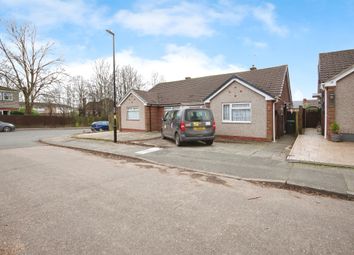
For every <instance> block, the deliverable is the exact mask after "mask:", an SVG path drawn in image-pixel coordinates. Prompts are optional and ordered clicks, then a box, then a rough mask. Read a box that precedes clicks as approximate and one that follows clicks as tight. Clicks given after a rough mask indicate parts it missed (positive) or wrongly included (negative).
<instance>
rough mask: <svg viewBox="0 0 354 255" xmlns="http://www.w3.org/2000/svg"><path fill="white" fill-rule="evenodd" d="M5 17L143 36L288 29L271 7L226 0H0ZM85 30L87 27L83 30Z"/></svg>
mask: <svg viewBox="0 0 354 255" xmlns="http://www.w3.org/2000/svg"><path fill="white" fill-rule="evenodd" d="M0 4H1V6H2V8H3V9H4V10H6V15H7V17H6V18H10V19H12V18H14V19H17V20H21V21H29V22H32V23H34V24H36V25H37V26H40V27H49V28H51V29H52V28H53V27H55V26H60V25H62V24H72V25H77V26H80V27H83V28H94V29H103V28H105V27H107V26H111V25H114V24H118V25H121V26H123V27H125V28H128V29H131V30H134V31H137V32H139V33H141V34H143V35H167V36H175V35H179V36H187V37H200V36H211V35H213V34H215V33H216V31H217V27H216V26H217V25H218V24H223V25H228V26H238V25H240V24H241V23H242V22H243V21H244V20H245V18H253V20H255V21H258V22H261V23H262V24H263V26H264V28H265V29H266V30H268V31H269V32H271V33H274V34H278V35H281V36H284V35H287V33H288V30H287V28H286V27H285V26H281V25H279V24H278V23H277V21H276V13H275V6H274V5H273V4H269V3H267V4H264V5H258V6H257V5H242V4H239V3H234V2H231V1H228V0H220V1H218V2H216V3H211V4H207V3H205V2H190V1H181V2H179V1H177V2H174V1H171V0H163V1H150V2H146V1H140V2H135V4H133V8H132V9H121V10H112V11H113V12H114V11H115V12H116V13H115V14H114V15H112V14H110V10H111V7H109V6H107V5H103V4H99V3H98V2H95V1H94V0H91V1H85V0H72V1H65V0H50V1H48V0H31V1H30V3H29V2H28V0H0ZM87 30H88V29H87Z"/></svg>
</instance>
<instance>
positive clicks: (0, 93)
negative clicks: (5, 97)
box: [0, 92, 2, 101]
mask: <svg viewBox="0 0 354 255" xmlns="http://www.w3.org/2000/svg"><path fill="white" fill-rule="evenodd" d="M0 101H2V92H0Z"/></svg>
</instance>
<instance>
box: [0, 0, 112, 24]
mask: <svg viewBox="0 0 354 255" xmlns="http://www.w3.org/2000/svg"><path fill="white" fill-rule="evenodd" d="M0 3H1V5H2V8H4V7H6V8H8V10H9V12H10V13H9V16H11V17H12V18H15V19H17V20H21V21H30V22H32V23H34V24H35V25H36V26H40V27H41V26H48V27H53V26H57V25H60V24H63V23H67V24H74V25H79V26H85V27H86V26H90V27H94V28H101V27H102V26H104V25H105V24H109V22H110V21H109V19H107V18H106V17H105V13H106V11H107V9H106V7H101V6H97V5H95V4H93V3H90V2H89V1H84V0H75V1H63V0H50V1H45V0H32V1H30V2H29V1H28V0H0Z"/></svg>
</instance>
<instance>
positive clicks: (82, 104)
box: [67, 76, 89, 116]
mask: <svg viewBox="0 0 354 255" xmlns="http://www.w3.org/2000/svg"><path fill="white" fill-rule="evenodd" d="M70 90H71V91H70V92H67V93H71V94H72V104H73V107H77V108H78V111H79V115H80V116H86V103H87V97H88V96H89V82H88V81H86V80H85V79H84V78H83V77H82V76H75V77H72V78H71V80H70ZM67 100H68V98H67Z"/></svg>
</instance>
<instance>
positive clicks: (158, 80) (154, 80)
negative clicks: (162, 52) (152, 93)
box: [149, 72, 165, 88]
mask: <svg viewBox="0 0 354 255" xmlns="http://www.w3.org/2000/svg"><path fill="white" fill-rule="evenodd" d="M161 82H165V78H164V77H163V76H162V75H160V74H159V73H158V72H153V73H152V74H151V79H150V82H149V88H152V87H154V86H155V85H156V84H158V83H161Z"/></svg>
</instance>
